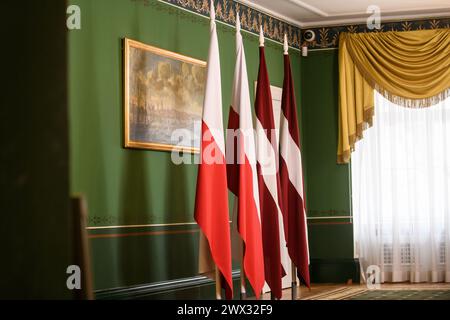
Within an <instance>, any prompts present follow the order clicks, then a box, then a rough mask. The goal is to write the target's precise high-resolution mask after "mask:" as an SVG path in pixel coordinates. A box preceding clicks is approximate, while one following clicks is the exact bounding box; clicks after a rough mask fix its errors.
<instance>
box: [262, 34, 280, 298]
mask: <svg viewBox="0 0 450 320" xmlns="http://www.w3.org/2000/svg"><path fill="white" fill-rule="evenodd" d="M259 53H260V65H259V73H258V84H257V89H256V99H255V112H256V136H257V152H256V159H257V171H258V186H259V200H260V210H261V226H262V237H263V251H264V271H265V279H266V282H267V284H268V286H269V288H270V290H271V293H272V296H273V297H274V298H275V299H281V290H282V278H283V277H284V276H285V274H286V273H285V270H287V269H286V268H287V265H284V266H283V265H282V262H284V263H285V261H286V257H284V252H285V251H287V250H286V241H285V235H284V231H283V216H282V212H281V209H280V201H281V194H280V179H279V175H278V166H277V162H278V161H277V155H278V144H277V137H276V131H275V121H274V116H273V106H272V94H271V92H270V83H269V77H268V73H267V66H266V61H265V52H264V34H263V31H262V28H261V32H260V47H259Z"/></svg>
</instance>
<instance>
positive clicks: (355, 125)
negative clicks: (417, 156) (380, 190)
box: [337, 29, 450, 163]
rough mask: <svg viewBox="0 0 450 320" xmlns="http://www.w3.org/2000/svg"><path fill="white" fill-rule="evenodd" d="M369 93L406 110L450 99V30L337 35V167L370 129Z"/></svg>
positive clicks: (372, 98)
mask: <svg viewBox="0 0 450 320" xmlns="http://www.w3.org/2000/svg"><path fill="white" fill-rule="evenodd" d="M373 89H376V90H377V91H378V92H380V93H381V94H382V95H383V96H384V97H386V98H387V99H389V100H390V101H392V102H394V103H396V104H399V105H402V106H405V107H409V108H419V107H428V106H431V105H433V104H436V103H437V102H439V101H441V100H443V99H445V98H446V97H447V96H449V95H450V29H435V30H420V31H405V32H383V33H375V32H374V33H342V34H341V35H340V38H339V141H338V152H337V156H338V163H348V162H349V161H350V153H351V152H352V151H353V149H354V145H355V142H356V141H358V140H359V139H361V138H362V136H363V130H364V129H365V128H366V127H368V126H370V125H371V124H372V117H373V108H374V96H373Z"/></svg>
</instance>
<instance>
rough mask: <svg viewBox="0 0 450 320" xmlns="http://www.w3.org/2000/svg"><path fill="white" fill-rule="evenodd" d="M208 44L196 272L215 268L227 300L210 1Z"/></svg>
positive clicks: (227, 247) (226, 230) (221, 143)
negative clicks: (220, 278) (198, 249)
mask: <svg viewBox="0 0 450 320" xmlns="http://www.w3.org/2000/svg"><path fill="white" fill-rule="evenodd" d="M210 11H211V38H210V39H211V40H210V47H209V54H208V68H207V79H206V93H205V99H204V104H203V119H202V138H201V146H200V164H199V168H198V178H197V193H196V197H195V220H196V221H197V223H198V225H199V226H200V228H201V232H200V253H199V271H200V273H203V274H208V275H211V274H212V273H213V272H214V270H215V268H217V270H218V271H219V272H220V275H221V277H222V278H223V280H224V281H221V284H222V285H223V287H224V288H225V292H226V297H227V299H231V298H232V296H233V282H232V277H231V242H230V224H229V212H228V187H227V172H226V162H225V140H224V133H223V120H222V119H223V117H222V89H221V74H220V58H219V44H218V40H217V31H216V22H215V11H214V5H213V1H211V9H210Z"/></svg>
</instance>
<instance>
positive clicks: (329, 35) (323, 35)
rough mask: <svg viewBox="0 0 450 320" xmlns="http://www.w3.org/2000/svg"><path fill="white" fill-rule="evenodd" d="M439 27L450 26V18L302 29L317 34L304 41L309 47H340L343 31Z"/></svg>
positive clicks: (409, 29)
mask: <svg viewBox="0 0 450 320" xmlns="http://www.w3.org/2000/svg"><path fill="white" fill-rule="evenodd" d="M438 28H450V18H444V19H422V20H405V21H397V22H386V23H382V24H381V29H380V30H369V29H368V28H367V25H366V24H355V25H345V26H334V27H319V28H305V29H302V35H303V33H304V32H305V31H306V30H312V31H313V32H314V34H315V40H314V41H312V42H310V43H308V42H306V41H303V43H302V45H304V46H305V45H306V46H308V47H309V49H333V48H338V46H339V34H340V33H341V32H352V33H360V32H363V33H365V32H386V31H413V30H427V29H438ZM302 39H303V37H302Z"/></svg>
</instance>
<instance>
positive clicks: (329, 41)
mask: <svg viewBox="0 0 450 320" xmlns="http://www.w3.org/2000/svg"><path fill="white" fill-rule="evenodd" d="M132 1H136V2H139V1H140V2H143V3H148V2H149V1H151V0H132ZM158 1H160V2H165V3H169V4H171V5H174V6H176V7H180V8H182V9H185V10H188V11H191V12H194V13H196V14H200V15H202V16H205V17H208V16H209V2H210V0H158ZM214 3H215V6H216V19H217V20H219V21H221V22H223V23H225V24H228V25H230V26H234V25H235V23H236V12H237V11H239V14H240V16H241V25H242V29H245V30H247V31H249V32H251V33H254V34H256V35H258V34H259V26H260V25H261V24H262V25H263V29H264V35H265V37H266V38H268V39H271V40H273V41H276V42H278V43H282V42H283V35H284V33H286V34H287V35H288V42H289V46H291V47H293V48H297V49H300V48H301V46H308V48H309V49H333V48H337V47H338V46H339V43H338V42H339V34H340V33H341V32H386V31H412V30H426V29H437V28H450V17H449V18H440V19H420V20H405V21H396V22H385V23H382V24H381V29H380V30H369V29H368V28H367V25H366V24H351V25H340V26H330V27H315V28H303V29H301V28H300V27H299V26H296V25H293V24H291V23H288V22H285V21H282V20H280V19H277V18H275V17H272V16H270V15H267V14H265V13H262V12H260V11H258V10H256V9H253V8H251V7H249V6H247V5H245V4H242V3H239V2H238V1H235V0H214ZM306 30H312V31H313V32H314V33H315V40H314V41H313V42H310V43H309V42H306V41H304V40H302V39H303V37H302V35H303V32H305V31H306Z"/></svg>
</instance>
